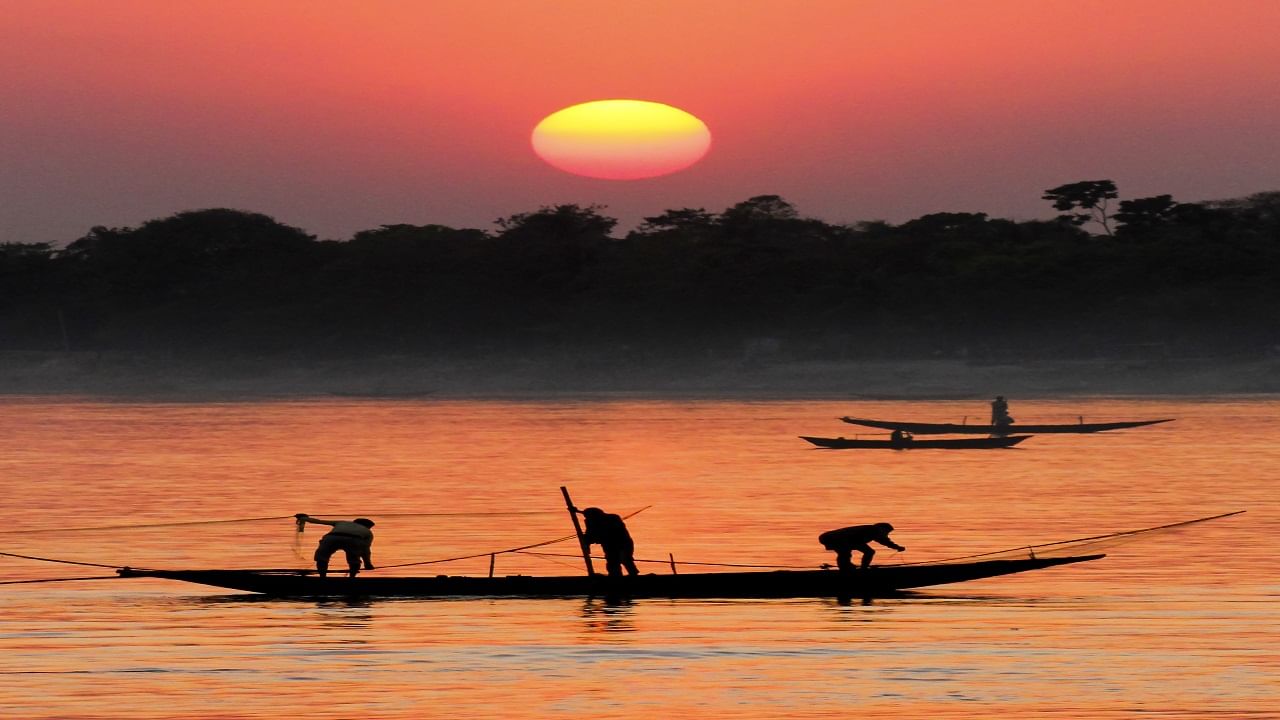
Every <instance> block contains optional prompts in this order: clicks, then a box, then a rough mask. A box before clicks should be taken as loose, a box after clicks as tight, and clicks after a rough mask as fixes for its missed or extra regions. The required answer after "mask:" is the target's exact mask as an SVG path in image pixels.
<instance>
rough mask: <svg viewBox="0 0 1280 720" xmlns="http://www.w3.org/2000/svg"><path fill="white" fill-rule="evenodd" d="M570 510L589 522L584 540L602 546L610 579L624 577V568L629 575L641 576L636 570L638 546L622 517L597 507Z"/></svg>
mask: <svg viewBox="0 0 1280 720" xmlns="http://www.w3.org/2000/svg"><path fill="white" fill-rule="evenodd" d="M570 510H572V511H573V512H576V513H582V517H583V519H585V520H586V521H587V528H586V531H585V532H584V533H583V534H582V539H583V540H584V541H585V542H586V543H587V544H588V545H590V544H592V543H598V544H599V545H600V549H601V550H603V551H604V566H605V569H606V570H607V571H608V573H609V577H611V578H619V577H622V569H623V568H626V569H627V574H628V575H638V574H640V571H639V570H637V569H636V559H635V554H636V544H635V541H634V540H632V539H631V533H629V532H627V524H626V523H625V522H623V521H622V516H621V515H615V514H613V513H607V512H605V511H603V510H601V509H600V508H597V507H589V508H587V509H586V510H579V509H578V508H573V507H571V508H570Z"/></svg>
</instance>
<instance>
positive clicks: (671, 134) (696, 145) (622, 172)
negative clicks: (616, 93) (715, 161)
mask: <svg viewBox="0 0 1280 720" xmlns="http://www.w3.org/2000/svg"><path fill="white" fill-rule="evenodd" d="M532 142H533V151H534V152H536V153H537V154H538V157H540V158H542V159H543V160H545V161H547V163H548V164H550V165H551V166H552V167H556V168H559V169H560V170H564V171H565V172H570V173H573V174H575V175H585V176H586V177H592V178H603V179H606V180H639V179H641V178H651V177H658V176H660V175H669V174H671V173H674V172H679V171H681V170H684V169H685V168H687V167H689V166H690V165H693V164H694V163H696V162H698V161H699V160H701V159H702V158H703V156H704V155H706V154H707V151H708V150H710V149H711V131H710V130H708V129H707V125H706V123H704V122H702V121H701V120H699V119H698V118H697V117H695V116H693V115H692V114H690V113H687V112H685V111H684V110H681V109H679V108H676V107H672V106H670V105H664V104H663V103H658V102H650V101H648V100H594V101H592V102H585V103H580V104H578V105H571V106H569V107H567V108H564V109H563V110H557V111H556V112H553V113H551V114H550V115H548V116H546V117H545V118H543V119H542V122H540V123H538V125H537V126H536V127H534V129H533V138H532Z"/></svg>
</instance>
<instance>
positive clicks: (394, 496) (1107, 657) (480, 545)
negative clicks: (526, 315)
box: [0, 395, 1280, 719]
mask: <svg viewBox="0 0 1280 720" xmlns="http://www.w3.org/2000/svg"><path fill="white" fill-rule="evenodd" d="M1011 401H1012V408H1011V411H1012V414H1013V415H1014V416H1015V417H1017V418H1018V420H1019V421H1020V422H1028V423H1029V422H1076V421H1077V418H1078V417H1079V416H1081V415H1083V416H1084V418H1085V420H1086V421H1106V420H1136V419H1155V418H1164V417H1174V418H1178V420H1177V421H1176V422H1174V423H1169V424H1165V425H1159V426H1155V427H1150V428H1141V429H1135V430H1128V431H1122V432H1116V433H1108V434H1101V435H1092V436H1091V435H1082V436H1070V435H1063V436H1045V435H1042V436H1037V437H1033V438H1032V439H1030V440H1028V441H1027V442H1025V443H1023V444H1022V445H1021V446H1019V447H1018V448H1016V449H1011V450H996V451H960V452H957V451H929V450H916V451H907V452H894V451H879V450H875V451H856V450H851V451H823V450H817V449H813V448H811V447H810V446H808V445H807V444H806V443H805V442H803V441H801V440H799V439H798V438H797V436H798V435H819V436H832V437H834V436H840V435H843V436H845V437H853V436H854V435H855V434H859V433H861V432H862V430H861V429H859V428H855V427H854V426H851V425H844V424H842V423H839V422H838V421H837V420H836V419H835V418H837V417H838V416H841V415H856V416H860V417H879V418H888V419H910V420H920V421H937V422H957V421H960V420H961V419H962V417H963V416H964V415H966V414H967V415H968V416H969V417H970V421H971V422H972V421H974V420H975V419H976V418H979V417H982V415H983V413H984V411H985V408H984V407H983V406H982V405H980V404H975V403H973V402H971V401H965V402H960V401H899V402H888V401H870V400H859V401H849V402H834V401H830V400H822V401H787V400H769V401H723V400H719V401H670V400H649V401H640V400H617V401H601V400H595V401H530V402H497V401H463V400H447V399H438V398H432V397H424V398H414V399H398V400H397V399H355V398H328V399H321V400H299V401H287V402H244V403H241V402H219V403H202V402H189V403H136V402H114V403H104V402H91V401H84V400H78V399H64V400H49V399H45V398H8V399H5V400H4V401H3V402H2V403H0V489H3V491H4V493H5V496H6V498H8V503H7V507H8V508H9V509H10V513H9V514H10V516H9V517H8V518H7V521H6V523H5V527H4V528H3V532H2V533H0V551H4V552H12V553H20V554H30V555H40V556H46V557H54V558H62V559H70V560H78V561H82V562H93V563H103V564H112V565H114V564H129V565H133V566H143V567H163V568H209V567H291V566H303V565H305V564H306V560H305V558H306V557H307V556H309V553H310V550H311V548H312V547H314V543H315V540H316V539H317V538H318V537H319V533H316V532H315V528H308V530H307V532H306V533H305V534H304V535H303V537H302V539H301V543H300V546H299V548H298V549H295V547H294V543H295V541H296V540H297V539H298V538H297V536H296V533H295V530H294V526H293V522H292V519H291V518H289V517H288V516H290V515H292V514H293V513H295V512H308V513H311V514H313V515H319V516H326V515H329V516H333V517H346V518H350V517H354V516H356V515H364V516H369V517H372V518H374V519H375V520H376V521H377V522H378V525H377V527H376V528H375V532H376V534H377V540H376V542H375V544H374V550H373V553H374V561H375V564H376V565H379V566H381V565H391V564H396V563H402V562H418V561H423V560H430V559H434V558H444V557H451V556H456V555H464V554H473V553H482V552H487V551H493V550H499V549H503V548H509V547H515V546H517V545H521V544H526V543H531V542H538V541H542V540H548V539H552V538H555V537H560V536H563V535H565V534H567V533H569V532H571V527H570V525H569V523H568V518H567V517H566V515H565V512H564V508H563V503H562V501H561V499H560V497H559V491H558V486H560V485H567V486H568V487H569V489H570V491H571V492H572V493H573V497H574V500H575V501H576V502H577V503H578V504H579V505H580V506H586V505H599V506H601V507H604V508H606V509H607V510H609V511H612V512H620V513H623V514H626V513H629V512H633V511H635V510H637V509H639V508H642V507H644V506H647V505H652V506H653V507H652V508H650V509H648V510H645V511H644V512H642V513H640V514H639V515H636V516H635V517H634V518H632V519H631V520H629V521H628V526H629V527H630V529H631V532H632V534H633V535H634V536H635V538H636V541H637V556H638V557H640V558H644V559H653V560H661V561H663V563H655V564H645V565H642V570H643V571H646V572H668V571H669V570H668V569H667V567H666V566H665V561H666V559H667V555H668V553H670V554H672V555H674V557H675V558H676V560H677V561H681V560H683V561H713V562H746V563H762V564H779V565H809V566H816V565H817V564H818V563H822V562H829V561H830V560H831V556H830V554H829V553H826V552H825V551H823V549H822V548H821V547H820V546H819V545H818V543H817V541H816V537H817V535H818V533H820V532H822V531H824V530H828V529H831V528H834V527H839V526H841V525H846V524H852V523H858V522H874V521H882V520H883V521H889V522H892V523H893V524H894V525H895V526H896V528H897V530H896V531H895V533H894V539H895V540H897V541H898V542H900V543H901V544H903V545H905V546H907V547H908V548H909V549H908V550H907V552H905V553H903V554H901V555H895V554H894V553H893V552H891V551H889V550H887V549H885V550H882V551H881V552H880V553H879V554H878V555H877V561H878V562H884V563H893V562H897V561H906V560H910V561H922V560H930V559H940V558H945V557H953V556H956V555H961V554H966V553H976V552H984V551H990V550H999V549H1003V548H1008V547H1016V546H1019V545H1025V544H1034V543H1042V542H1052V541H1055V540H1065V539H1069V538H1075V537H1082V536H1087V535H1094V534H1100V533H1106V532H1112V531H1120V530H1129V529H1135V528H1140V527H1145V526H1151V525H1159V524H1162V523H1166V522H1175V521H1178V520H1186V519H1191V518H1195V517H1201V516H1204V515H1210V514H1215V513H1218V512H1226V511H1231V510H1247V511H1248V512H1247V513H1246V514H1245V515H1243V516H1239V517H1236V518H1231V519H1228V520H1223V521H1220V522H1215V523H1209V524H1206V525H1201V526H1195V527H1193V528H1189V529H1187V530H1186V531H1183V532H1179V533H1174V534H1166V535H1160V536H1157V537H1154V538H1153V539H1151V540H1148V541H1143V542H1135V543H1131V544H1127V545H1122V546H1119V547H1115V548H1111V549H1109V550H1108V551H1107V552H1109V556H1108V557H1107V558H1106V559H1104V560H1101V561H1098V562H1093V563H1087V564H1082V565H1073V566H1068V567H1062V568H1054V569H1049V570H1045V571H1041V572H1035V573H1027V574H1024V575H1018V576H1010V577H1005V578H994V579H990V580H985V581H979V582H974V583H965V584H960V585H955V586H950V587H939V588H933V589H929V590H926V591H923V592H920V593H917V594H915V595H912V596H910V597H907V598H904V599H900V600H887V601H877V602H875V603H874V604H872V605H867V606H861V605H854V606H848V607H842V606H839V605H837V604H836V603H835V602H834V601H826V600H797V601H793V600H787V601H756V600H752V601H668V600H646V601H637V602H633V603H627V604H622V605H608V604H605V603H603V602H602V601H598V600H585V599H564V600H492V599H472V600H448V601H426V600H403V599H401V600H372V601H266V600H263V599H260V598H256V597H253V596H249V595H242V594H235V593H227V592H221V591H217V590H210V589H205V588H201V587H198V586H189V585H182V584H178V583H172V582H164V581H154V580H105V581H97V582H84V583H54V584H44V585H9V586H0V607H2V608H3V612H2V613H0V709H3V710H4V711H5V715H6V716H12V717H27V718H65V717H100V718H170V717H192V718H194V717H224V718H277V717H280V716H281V714H282V713H285V712H299V713H300V712H308V713H311V712H313V711H316V712H319V711H320V710H322V711H323V713H324V714H325V715H328V716H334V717H354V716H359V717H369V718H417V717H427V716H460V715H468V716H474V717H515V718H551V717H564V716H568V715H578V716H585V715H590V716H592V717H624V716H625V717H638V716H654V715H668V716H697V717H732V718H766V717H783V716H785V717H836V716H840V717H847V716H849V715H850V714H862V713H877V714H881V715H884V714H889V715H890V716H894V715H896V716H902V717H907V716H917V717H918V716H924V715H928V716H933V717H939V718H982V717H990V716H991V715H993V714H995V713H1000V714H1002V715H1008V716H1013V717H1057V718H1061V717H1091V718H1122V717H1124V718H1129V717H1133V716H1134V715H1136V714H1143V713H1152V714H1158V715H1159V716H1160V717H1166V718H1188V719H1189V718H1200V717H1204V716H1206V715H1209V714H1216V715H1218V716H1228V717H1231V716H1240V715H1245V714H1248V713H1254V714H1255V715H1253V716H1265V713H1266V712H1270V711H1272V710H1273V708H1274V707H1275V705H1276V700H1277V687H1276V685H1275V672H1274V669H1275V655H1274V651H1273V650H1272V649H1271V648H1272V646H1273V645H1274V640H1275V631H1274V628H1275V627H1277V626H1278V623H1280V610H1277V604H1276V598H1277V597H1278V596H1280V585H1278V584H1277V580H1276V578H1277V577H1280V560H1277V552H1276V551H1277V550H1278V549H1280V548H1278V547H1277V541H1276V539H1275V538H1276V537H1277V531H1280V502H1277V501H1276V500H1275V499H1273V498H1274V496H1275V487H1274V485H1275V479H1274V478H1275V474H1276V470H1277V469H1278V468H1280V443H1277V442H1276V441H1277V440H1278V439H1280V419H1277V409H1280V405H1277V401H1276V400H1274V399H1273V398H1271V397H1266V396H1258V397H1244V398H1215V397H1200V398H1190V399H1188V398H1168V397H1161V398H1143V399H1135V398H1107V397H1094V398H1073V399H1066V400H1063V399H1057V400H1050V399H1035V398H1028V397H1020V396H1017V395H1013V396H1012V397H1011ZM866 434H867V435H873V434H875V431H871V432H870V433H866ZM427 513H437V514H434V515H428V516H416V517H411V516H409V515H417V514H427ZM443 513H455V514H452V515H445V514H443ZM495 513H510V514H507V515H502V514H495ZM517 513H518V514H517ZM263 517H266V518H271V517H278V518H279V519H274V520H262V521H257V522H245V523H229V524H212V525H184V526H174V527H157V528H137V529H119V530H83V531H70V530H68V529H69V528H95V527H103V526H120V525H126V526H127V525H142V524H154V523H170V522H191V521H200V520H226V519H237V518H263ZM547 549H548V550H549V551H551V552H563V553H565V554H566V555H569V557H564V558H561V557H549V558H548V557H539V556H531V555H510V554H508V555H500V556H498V558H497V572H498V573H499V574H515V573H525V574H576V573H578V572H580V569H579V568H580V560H574V559H573V557H572V555H573V553H574V552H575V550H576V548H575V547H574V546H573V544H572V543H565V544H563V545H555V546H551V547H550V548H547ZM299 550H300V552H301V554H302V555H303V559H299V557H298V554H299ZM410 570H412V571H413V573H414V574H419V573H420V574H436V573H450V574H477V575H480V574H485V573H486V572H487V570H488V559H487V558H482V559H475V560H469V561H464V562H460V563H454V564H447V565H427V566H424V567H422V568H418V569H410ZM379 572H381V571H379ZM387 572H388V573H390V572H391V571H387ZM99 574H103V575H105V574H110V570H107V569H101V568H83V567H73V566H65V565H47V564H42V563H34V562H30V561H25V560H19V559H14V558H7V557H6V558H0V579H3V580H13V579H36V578H54V577H70V576H89V575H99ZM406 574H408V573H406ZM303 708H306V710H303ZM317 708H318V709H320V710H317Z"/></svg>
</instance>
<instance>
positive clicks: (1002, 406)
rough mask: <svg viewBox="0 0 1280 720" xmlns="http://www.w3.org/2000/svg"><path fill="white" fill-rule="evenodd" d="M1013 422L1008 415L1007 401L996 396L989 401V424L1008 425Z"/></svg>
mask: <svg viewBox="0 0 1280 720" xmlns="http://www.w3.org/2000/svg"><path fill="white" fill-rule="evenodd" d="M1011 422H1013V418H1011V417H1009V403H1007V402H1005V399H1004V398H1002V397H998V398H996V399H995V400H992V401H991V424H992V425H1008V424H1009V423H1011Z"/></svg>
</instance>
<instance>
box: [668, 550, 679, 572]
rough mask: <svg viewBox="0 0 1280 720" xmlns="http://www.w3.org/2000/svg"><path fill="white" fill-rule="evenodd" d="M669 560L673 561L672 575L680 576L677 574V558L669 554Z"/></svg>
mask: <svg viewBox="0 0 1280 720" xmlns="http://www.w3.org/2000/svg"><path fill="white" fill-rule="evenodd" d="M667 559H668V560H670V561H671V574H672V575H677V574H679V573H677V572H676V556H675V555H673V554H671V553H667Z"/></svg>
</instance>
